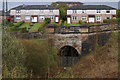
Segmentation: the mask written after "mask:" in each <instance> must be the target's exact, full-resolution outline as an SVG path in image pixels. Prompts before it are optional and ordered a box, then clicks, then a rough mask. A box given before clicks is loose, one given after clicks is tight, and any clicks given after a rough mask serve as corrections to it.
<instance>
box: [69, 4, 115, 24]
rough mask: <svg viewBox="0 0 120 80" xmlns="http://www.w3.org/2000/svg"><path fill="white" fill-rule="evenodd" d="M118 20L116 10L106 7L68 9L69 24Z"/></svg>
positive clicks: (74, 7) (75, 7)
mask: <svg viewBox="0 0 120 80" xmlns="http://www.w3.org/2000/svg"><path fill="white" fill-rule="evenodd" d="M112 18H116V9H115V8H112V7H110V6H106V5H78V6H73V7H71V8H69V9H67V23H68V24H69V23H78V22H79V20H82V21H84V22H86V23H91V22H93V23H97V22H103V20H104V19H112Z"/></svg>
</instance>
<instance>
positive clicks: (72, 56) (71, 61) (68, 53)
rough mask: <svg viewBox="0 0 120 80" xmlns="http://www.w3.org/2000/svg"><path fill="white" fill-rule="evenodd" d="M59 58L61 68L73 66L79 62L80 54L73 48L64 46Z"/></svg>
mask: <svg viewBox="0 0 120 80" xmlns="http://www.w3.org/2000/svg"><path fill="white" fill-rule="evenodd" d="M58 57H59V66H72V65H75V64H76V63H77V62H78V60H79V53H78V51H77V50H76V49H75V48H74V47H72V46H64V47H62V48H60V50H59V53H58Z"/></svg>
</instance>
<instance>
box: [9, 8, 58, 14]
mask: <svg viewBox="0 0 120 80" xmlns="http://www.w3.org/2000/svg"><path fill="white" fill-rule="evenodd" d="M10 15H59V10H58V9H57V10H53V12H49V10H44V12H43V13H41V12H40V10H29V12H28V13H26V10H21V12H20V13H16V10H11V11H10Z"/></svg>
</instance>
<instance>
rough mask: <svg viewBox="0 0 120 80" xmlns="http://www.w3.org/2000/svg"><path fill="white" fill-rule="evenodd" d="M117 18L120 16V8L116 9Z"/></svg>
mask: <svg viewBox="0 0 120 80" xmlns="http://www.w3.org/2000/svg"><path fill="white" fill-rule="evenodd" d="M116 15H117V18H120V9H118V10H117V11H116Z"/></svg>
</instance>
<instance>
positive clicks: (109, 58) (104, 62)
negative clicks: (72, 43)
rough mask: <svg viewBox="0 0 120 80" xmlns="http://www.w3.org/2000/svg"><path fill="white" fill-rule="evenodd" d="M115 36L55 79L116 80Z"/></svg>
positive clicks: (116, 38)
mask: <svg viewBox="0 0 120 80" xmlns="http://www.w3.org/2000/svg"><path fill="white" fill-rule="evenodd" d="M115 34H116V35H115ZM117 34H118V33H114V35H113V36H112V38H111V39H110V40H109V41H108V42H107V44H106V45H105V46H103V47H99V48H97V49H96V50H95V51H93V52H91V53H90V54H88V55H87V56H84V57H83V58H81V59H80V61H79V63H78V64H76V65H75V66H74V67H73V68H72V69H71V70H70V71H66V72H63V73H61V74H60V75H58V76H57V77H58V78H59V77H63V78H66V77H67V78H68V77H70V78H116V77H117V76H118V75H117V73H118V35H117Z"/></svg>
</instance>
